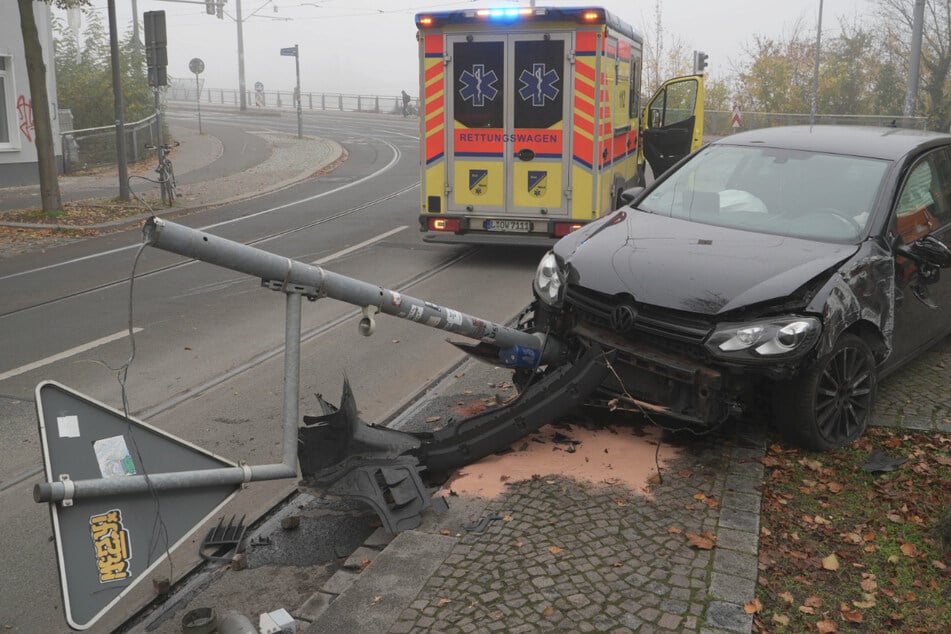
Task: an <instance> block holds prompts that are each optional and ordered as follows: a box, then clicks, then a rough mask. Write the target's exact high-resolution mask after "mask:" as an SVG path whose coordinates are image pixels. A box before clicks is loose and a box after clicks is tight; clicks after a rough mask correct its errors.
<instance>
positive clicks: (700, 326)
mask: <svg viewBox="0 0 951 634" xmlns="http://www.w3.org/2000/svg"><path fill="white" fill-rule="evenodd" d="M566 299H567V302H568V305H569V306H570V307H571V308H572V309H573V311H574V313H575V316H576V318H578V319H580V320H582V321H585V322H587V323H589V324H591V325H594V326H598V327H600V328H607V329H608V330H611V311H612V310H613V309H614V307H615V306H617V305H618V303H619V301H618V299H617V297H616V296H613V295H606V294H604V293H598V292H596V291H592V290H590V289H587V288H583V287H580V286H572V285H569V286H568V289H567V295H566ZM634 307H635V308H636V309H637V319H636V321H635V322H634V328H633V333H638V334H640V335H647V336H648V337H650V338H652V339H654V338H656V339H657V340H658V342H668V346H669V345H670V344H671V343H672V342H679V343H680V344H681V345H675V346H674V347H677V348H680V349H684V347H686V348H689V349H692V350H691V351H692V352H693V353H694V354H696V353H697V352H699V351H698V350H697V348H699V347H700V346H701V345H702V343H703V340H704V339H706V337H707V335H708V334H709V333H710V331H711V330H712V329H713V325H714V324H713V321H712V320H710V319H708V318H705V317H703V316H700V315H697V314H695V313H687V312H682V311H675V310H668V309H664V308H658V307H657V306H650V305H647V304H639V303H636V302H635V303H634ZM682 344H687V346H683V345H682Z"/></svg>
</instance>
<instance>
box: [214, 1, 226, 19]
mask: <svg viewBox="0 0 951 634" xmlns="http://www.w3.org/2000/svg"><path fill="white" fill-rule="evenodd" d="M226 1H227V0H217V4H216V9H217V15H218V19H219V20H224V18H225V2H226Z"/></svg>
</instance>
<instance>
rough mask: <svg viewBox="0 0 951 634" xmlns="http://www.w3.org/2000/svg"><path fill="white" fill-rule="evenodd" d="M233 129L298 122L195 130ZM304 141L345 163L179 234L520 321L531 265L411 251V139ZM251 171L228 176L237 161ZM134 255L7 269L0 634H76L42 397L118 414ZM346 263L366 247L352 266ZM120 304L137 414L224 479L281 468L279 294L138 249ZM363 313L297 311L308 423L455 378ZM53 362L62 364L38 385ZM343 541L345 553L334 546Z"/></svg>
mask: <svg viewBox="0 0 951 634" xmlns="http://www.w3.org/2000/svg"><path fill="white" fill-rule="evenodd" d="M231 125H234V126H243V127H245V129H249V130H260V129H262V128H263V127H267V128H271V129H274V130H283V131H287V132H296V122H295V121H293V120H292V119H285V120H279V119H278V120H274V121H267V122H265V125H263V126H262V121H261V120H260V119H253V118H241V117H240V116H236V115H217V114H206V113H203V126H212V127H214V133H215V134H216V135H217V134H221V135H222V136H223V137H227V131H226V128H227V126H231ZM206 129H211V128H206ZM305 133H306V134H313V135H319V136H324V137H327V138H332V139H334V140H336V141H338V142H339V143H341V144H342V145H343V146H344V147H345V149H346V150H347V152H348V153H349V160H347V161H346V162H345V163H344V164H342V165H341V166H340V167H338V168H337V169H336V170H335V171H333V172H332V173H330V174H327V175H325V176H322V177H320V178H316V179H312V180H310V181H307V182H305V183H302V184H300V185H297V186H295V187H292V188H289V189H286V190H282V191H280V192H277V193H274V194H271V195H268V196H264V197H260V198H257V199H255V200H253V201H249V202H244V203H236V204H232V205H227V206H224V207H221V208H218V209H215V210H213V211H209V212H205V213H201V214H197V215H193V216H189V217H187V218H184V219H182V220H181V221H180V222H182V223H183V224H187V225H189V226H193V227H197V228H207V229H205V230H207V231H210V232H212V233H215V234H217V235H220V236H223V237H226V238H229V239H231V240H236V241H239V242H243V243H251V244H254V245H255V246H257V247H259V248H262V249H266V250H268V251H272V252H276V253H279V254H281V255H285V256H288V257H291V258H294V259H298V260H301V261H304V262H315V261H323V262H324V264H323V266H325V267H326V268H327V269H329V270H332V271H336V272H339V273H343V274H345V275H349V276H352V277H355V278H358V279H362V280H366V281H368V282H372V283H374V284H379V285H382V286H384V287H387V288H392V289H396V290H399V291H400V292H402V293H405V294H410V295H413V296H415V297H419V298H424V299H427V300H431V301H434V302H438V303H440V304H443V305H447V306H451V307H453V308H456V309H459V310H462V311H465V312H468V313H470V314H473V315H478V316H482V317H486V318H489V319H492V320H495V321H503V322H504V321H506V320H508V319H510V318H512V317H513V316H514V315H515V314H516V313H517V312H518V311H519V310H520V309H521V308H522V307H524V306H525V305H526V304H527V303H528V301H529V299H530V287H529V280H530V275H531V271H532V270H534V268H535V265H536V263H537V260H538V258H539V257H540V255H541V252H540V251H538V250H519V251H515V252H512V251H501V250H494V249H489V248H480V249H472V248H467V247H460V246H456V247H450V246H439V245H426V244H424V243H423V242H422V241H421V239H420V237H419V233H418V231H417V230H416V227H417V223H416V213H417V212H416V210H417V207H418V196H419V191H418V179H419V176H418V163H417V161H418V140H417V132H416V126H415V122H414V121H403V120H392V121H390V120H383V119H376V118H367V117H359V116H353V115H345V114H336V115H335V114H325V115H321V116H319V117H308V118H307V119H305ZM223 140H224V144H225V146H226V148H227V139H226V138H224V139H223ZM254 151H255V149H254V148H245V150H244V152H245V153H247V152H254ZM242 156H243V157H244V158H241V157H238V158H234V159H226V160H246V159H248V156H247V155H246V154H242ZM218 167H221V166H220V165H219V166H218ZM209 169H213V167H209ZM140 242H141V237H140V234H139V232H138V231H137V230H136V231H132V232H126V233H122V234H117V235H112V236H107V237H103V238H96V239H90V240H86V241H83V242H80V243H76V244H73V245H70V246H68V247H63V248H60V249H54V250H50V251H48V252H45V253H42V254H28V255H24V256H20V257H15V258H9V259H5V260H3V261H0V297H3V302H2V304H0V350H2V351H3V354H2V357H0V377H3V378H2V379H0V420H3V421H4V422H5V425H4V430H3V433H2V436H0V437H2V443H0V508H3V509H4V511H3V513H2V514H0V531H2V532H3V534H5V535H7V536H8V538H7V539H5V540H4V542H3V544H2V545H0V561H2V562H3V564H2V566H0V568H2V569H3V571H4V573H3V575H2V576H0V623H2V624H3V625H4V627H5V630H6V631H11V632H36V631H45V632H59V631H68V628H67V626H66V624H65V621H64V618H63V609H62V600H61V598H60V592H59V583H58V578H57V567H56V562H55V551H54V548H53V545H52V543H51V541H50V540H51V535H52V530H51V526H50V519H49V516H48V511H47V509H46V506H45V505H42V504H36V503H34V502H33V500H32V497H31V492H32V488H33V485H34V484H35V483H36V482H38V481H40V479H41V475H40V473H39V470H40V467H41V464H42V462H41V456H40V447H39V439H38V435H37V430H36V417H35V412H34V404H33V393H34V388H35V386H36V384H37V383H38V382H39V381H42V380H55V381H58V382H60V383H62V384H64V385H67V386H70V387H71V388H73V389H75V390H77V391H79V392H81V393H83V394H87V395H89V396H91V397H93V398H95V399H97V400H99V401H102V402H104V403H106V404H107V405H110V406H112V407H115V408H119V409H121V403H122V397H121V389H120V386H119V383H118V381H117V378H116V377H117V373H116V371H115V368H117V367H119V366H120V365H122V364H123V363H124V362H125V361H126V360H127V359H128V358H129V356H130V352H131V350H132V347H131V345H130V340H129V337H128V336H126V335H125V334H124V333H125V330H126V328H127V324H128V321H129V318H130V313H129V308H130V301H129V284H128V280H129V277H130V275H131V272H132V267H133V260H134V257H135V254H136V251H137V247H138V245H139V244H140ZM354 245H363V246H361V247H360V248H357V249H355V250H349V248H350V247H353V246H354ZM131 305H132V307H133V310H134V317H133V322H134V325H135V327H136V328H139V329H141V330H140V331H138V332H137V334H136V335H135V356H134V359H133V360H132V363H131V367H130V370H129V373H128V380H127V385H126V390H127V395H128V400H129V406H130V410H131V412H132V414H133V415H135V416H137V417H139V418H142V419H144V420H146V421H147V422H148V423H150V424H152V425H154V426H156V427H159V428H161V429H164V430H167V431H169V432H171V433H173V434H175V435H177V436H180V437H182V438H184V439H185V440H187V441H190V442H193V443H196V444H198V445H200V446H202V447H204V448H206V449H208V450H210V451H213V452H215V453H216V454H219V455H221V456H224V457H227V458H229V459H232V460H235V461H240V460H245V461H247V462H248V463H249V464H262V463H271V462H279V461H280V458H281V446H280V444H281V435H280V424H281V404H282V397H281V393H282V371H283V359H282V355H281V354H280V352H281V350H282V347H283V343H284V296H283V294H281V293H275V292H273V291H269V290H264V289H262V288H261V286H260V280H257V279H253V278H250V277H248V276H246V275H243V274H240V273H236V272H233V271H230V270H226V269H222V268H218V267H214V266H211V265H207V264H203V263H197V262H192V261H188V260H186V259H184V258H181V257H179V256H176V255H172V254H168V253H165V252H160V251H157V250H155V249H146V250H145V251H144V252H143V253H142V256H141V258H140V260H139V262H138V265H137V268H136V271H135V285H134V300H133V301H132V302H131ZM358 314H359V310H358V309H357V308H356V307H354V306H350V305H348V304H343V303H340V302H336V301H334V300H329V299H324V300H318V301H317V302H315V303H309V302H305V305H304V311H303V321H302V332H303V344H302V354H301V386H300V395H301V406H300V407H301V412H302V413H306V412H313V411H314V409H315V408H314V404H315V403H314V399H313V396H312V395H313V394H314V393H323V394H326V395H328V396H329V397H332V400H336V397H337V395H338V394H339V391H340V387H341V384H342V380H343V376H344V375H346V376H348V377H349V378H350V381H351V383H352V385H353V388H354V391H355V393H356V395H357V400H358V404H359V406H360V410H361V414H362V416H363V417H364V418H365V419H366V420H368V421H379V420H384V419H386V418H388V417H390V416H391V415H393V414H394V413H395V412H397V411H399V409H400V408H401V406H402V405H403V404H404V403H406V402H407V401H408V400H410V399H412V398H413V397H414V396H415V395H416V394H418V393H419V392H420V391H421V390H423V389H425V388H426V387H427V386H428V385H430V384H431V383H432V382H433V381H436V380H438V379H439V377H440V376H442V375H443V374H444V373H445V372H446V371H447V370H448V369H449V368H451V367H453V366H454V365H455V364H457V363H458V361H459V360H460V354H459V353H458V352H456V351H455V349H454V348H453V347H451V346H449V345H448V344H446V343H444V339H445V333H442V332H440V331H436V330H432V329H429V328H426V327H423V326H419V325H417V324H413V323H409V322H405V321H402V320H396V319H391V318H386V317H383V318H380V319H379V320H378V324H377V333H376V334H375V335H374V336H373V337H371V338H364V337H362V336H360V335H359V334H358V333H357V321H358ZM113 337H114V338H113ZM77 349H79V350H81V351H80V352H76V350H77ZM64 353H65V354H64ZM48 359H56V360H53V361H50V362H48V363H44V364H43V365H41V366H39V367H33V364H36V363H37V362H38V361H40V360H48ZM294 488H295V482H292V481H280V482H272V483H255V484H252V485H251V486H250V487H248V488H247V489H244V490H242V491H241V492H239V493H238V495H237V497H236V498H235V500H234V502H233V503H232V504H231V505H230V508H228V509H226V510H225V511H224V513H225V514H228V515H230V514H232V513H235V514H237V515H239V516H240V515H242V514H245V513H247V514H248V518H249V521H251V520H253V519H254V518H255V517H257V516H258V515H260V514H261V513H263V512H265V511H267V510H268V509H270V508H271V507H272V506H274V504H275V503H277V502H278V501H279V500H281V499H283V498H285V497H286V496H287V495H289V494H291V493H292V492H293V491H294ZM343 515H344V516H346V517H350V516H351V515H348V514H347V513H344V514H343ZM349 521H350V520H347V522H349ZM347 522H344V524H346V523H347ZM206 530H207V529H200V530H199V531H198V532H197V533H196V535H197V536H198V537H196V538H195V539H198V540H200V537H201V536H203V535H204V534H205V532H206ZM333 533H334V531H333V530H328V531H326V534H333ZM340 541H341V546H342V547H346V545H347V543H348V540H347V539H346V538H345V536H342V537H341V540H340ZM193 542H194V540H193ZM357 543H359V542H357ZM337 554H338V555H339V554H340V553H337ZM173 561H174V569H172V570H170V569H169V568H168V567H167V566H166V567H164V568H160V569H159V570H157V571H156V573H155V575H154V577H161V576H163V575H164V576H169V575H171V576H172V577H174V578H178V577H179V576H180V575H181V574H182V573H183V572H184V571H187V570H188V569H190V568H191V567H192V566H193V565H194V564H195V563H196V562H197V561H198V556H197V542H194V543H193V544H186V545H184V546H183V547H182V548H180V549H179V550H178V552H177V553H175V554H174V555H173ZM314 574H319V573H317V572H315V573H314ZM319 581H320V580H319V579H311V580H309V581H308V584H307V585H310V584H311V583H313V587H314V588H316V587H318V586H319ZM143 585H144V584H143ZM152 596H153V590H152V588H151V587H148V588H144V587H143V588H137V589H136V590H134V591H133V592H132V593H131V594H130V595H129V597H128V598H127V599H126V600H125V601H124V604H123V605H122V606H120V607H119V608H117V609H116V610H114V611H113V612H112V613H110V614H109V615H107V616H106V617H105V618H104V619H103V620H102V622H101V623H100V625H97V626H96V627H95V628H94V631H109V630H111V629H113V628H115V627H117V626H118V625H120V624H121V623H122V622H123V621H124V620H125V619H126V618H127V617H128V616H129V615H130V614H132V613H133V612H135V611H136V610H137V609H138V608H139V607H141V606H142V605H144V604H145V602H147V601H149V600H150V599H151V598H152Z"/></svg>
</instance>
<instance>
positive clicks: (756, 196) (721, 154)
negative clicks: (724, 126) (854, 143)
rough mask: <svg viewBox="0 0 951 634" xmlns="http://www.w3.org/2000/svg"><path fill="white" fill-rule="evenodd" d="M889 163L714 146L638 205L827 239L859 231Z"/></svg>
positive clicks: (851, 238)
mask: <svg viewBox="0 0 951 634" xmlns="http://www.w3.org/2000/svg"><path fill="white" fill-rule="evenodd" d="M887 168H888V162H887V161H883V160H878V159H869V158H864V157H857V156H847V155H842V154H824V153H817V152H803V151H799V150H787V149H777V148H756V147H752V148H751V147H745V146H743V147H741V146H729V145H713V146H709V147H707V148H705V149H704V150H703V151H701V152H699V153H698V154H697V155H696V156H695V157H694V158H693V159H692V160H690V161H689V162H688V163H686V164H685V165H683V166H681V168H680V169H679V170H677V172H676V173H674V174H672V175H670V176H669V177H668V178H667V179H666V180H664V182H662V183H660V184H659V185H658V186H657V188H656V189H654V190H653V191H651V192H650V194H648V196H647V197H646V198H645V199H644V200H642V201H641V203H640V204H639V205H638V207H639V208H640V209H641V210H643V211H648V212H651V213H656V214H663V215H668V216H672V217H675V218H683V219H686V220H691V221H694V222H701V223H706V224H712V225H718V226H725V227H733V228H737V229H744V230H749V231H756V232H761V233H771V234H777V235H787V236H794V237H801V238H808V239H814V240H822V241H831V242H851V241H854V240H856V239H857V238H859V237H860V236H861V235H863V234H864V232H865V228H866V226H867V224H868V221H869V218H870V216H871V212H872V206H873V204H874V201H875V198H876V196H877V194H878V191H879V189H880V188H881V184H882V179H883V177H884V175H885V172H886V170H887Z"/></svg>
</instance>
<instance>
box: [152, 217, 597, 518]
mask: <svg viewBox="0 0 951 634" xmlns="http://www.w3.org/2000/svg"><path fill="white" fill-rule="evenodd" d="M144 235H145V240H146V242H147V244H149V245H150V246H153V247H156V248H158V249H162V250H165V251H169V252H172V253H177V254H179V255H183V256H186V257H191V258H195V259H197V260H201V261H203V262H208V263H211V264H216V265H218V266H222V267H225V268H228V269H231V270H235V271H239V272H243V273H247V274H248V275H252V276H255V277H261V278H262V285H263V286H264V287H266V288H269V289H271V290H275V291H281V292H283V293H285V294H287V295H288V296H292V295H299V296H303V297H307V298H308V299H311V300H317V299H320V298H324V297H329V298H332V299H337V300H339V301H344V302H347V303H350V304H354V305H356V306H360V307H361V308H363V317H362V318H361V320H360V323H359V328H360V332H361V333H362V334H364V335H366V336H369V335H370V334H372V333H373V331H374V329H375V317H376V315H377V314H381V313H382V314H387V315H392V316H395V317H400V318H402V319H409V320H411V321H415V322H418V323H421V324H424V325H427V326H429V327H432V328H438V329H441V330H447V331H449V332H453V333H456V334H459V335H463V336H465V337H468V338H471V339H476V340H478V341H479V343H478V344H463V343H456V344H455V345H457V346H458V347H460V348H461V349H463V350H464V351H466V352H467V353H468V354H471V355H472V356H475V357H477V358H480V359H482V360H488V361H491V362H493V363H499V364H502V365H505V366H507V367H511V368H521V369H527V370H532V371H533V372H534V370H536V369H537V368H540V367H546V368H547V371H546V372H545V373H534V374H533V378H534V381H532V382H530V383H529V384H528V385H527V386H526V389H524V390H523V391H522V392H521V393H520V394H519V395H518V396H517V397H516V399H515V400H514V401H513V402H511V403H509V404H508V405H506V406H504V407H501V408H498V409H493V410H489V411H486V412H484V413H482V414H479V415H476V416H473V417H471V418H467V419H464V420H461V421H459V422H458V423H456V424H455V425H452V426H448V427H446V428H444V429H441V430H439V431H436V432H431V433H410V432H401V431H397V430H393V429H389V428H386V427H382V426H378V425H370V424H367V423H365V422H364V421H362V420H361V419H360V417H359V416H358V415H357V407H356V402H355V399H354V396H353V392H352V390H351V389H350V385H349V383H348V382H345V383H344V388H343V394H342V396H341V399H340V403H339V405H337V406H334V405H332V404H331V403H329V402H327V401H325V400H324V399H323V398H322V397H318V404H319V406H320V408H321V412H320V414H319V415H316V416H304V417H303V423H304V424H303V426H302V427H299V428H297V429H296V440H297V452H296V453H297V461H298V464H299V467H300V472H301V475H302V480H301V485H302V486H306V487H313V488H319V489H321V490H325V491H328V492H330V493H333V494H335V495H340V496H345V497H352V498H356V499H359V500H361V501H363V502H365V503H367V504H369V505H370V506H371V507H372V508H373V509H374V510H375V511H376V512H377V514H378V515H379V516H380V519H381V521H382V522H383V525H384V527H385V528H386V529H387V530H388V531H390V532H398V531H402V530H408V529H411V528H415V527H416V526H418V525H419V523H420V521H421V513H422V512H423V511H425V510H426V509H427V508H433V509H435V510H437V511H439V510H442V509H444V508H445V504H446V503H445V500H444V499H442V498H433V495H432V494H433V489H432V488H431V487H432V484H433V483H434V482H437V481H438V478H439V477H440V476H442V475H443V474H446V473H447V472H449V471H451V470H452V469H455V468H457V467H460V466H462V465H465V464H468V463H470V462H473V461H475V460H478V459H479V458H482V457H484V456H487V455H489V454H492V453H495V452H497V451H500V450H502V449H504V448H506V447H507V446H509V445H510V444H511V443H513V442H514V441H516V440H518V439H519V438H522V437H523V436H525V435H527V434H529V433H531V432H533V431H535V430H537V429H538V428H539V427H541V426H542V425H544V424H545V423H547V422H549V421H551V420H553V419H555V418H557V417H558V416H559V415H560V414H561V413H563V412H565V411H568V410H570V409H571V408H573V407H575V406H577V405H579V404H580V403H581V402H582V401H584V399H585V398H586V397H587V396H588V394H590V393H591V392H592V391H594V390H595V388H596V387H597V386H598V385H599V384H600V383H601V381H602V379H603V378H604V375H605V374H606V372H607V366H606V365H605V363H604V358H605V355H604V353H603V352H602V350H601V349H600V348H598V347H592V348H589V349H587V350H586V351H584V352H583V354H581V355H580V356H579V357H578V358H576V359H567V358H566V355H567V349H566V347H565V346H564V345H563V343H562V342H561V341H559V340H557V339H555V338H553V337H549V336H546V335H545V334H543V333H530V332H525V331H523V330H519V329H517V328H511V327H508V326H505V325H502V324H497V323H494V322H491V321H489V320H484V319H479V318H477V317H473V316H470V315H467V314H465V313H462V312H459V311H456V310H453V309H451V308H448V307H445V306H439V305H436V304H433V303H430V302H425V301H423V300H420V299H417V298H414V297H410V296H408V295H402V294H400V293H397V292H396V291H392V290H388V289H385V288H383V287H380V286H375V285H372V284H369V283H367V282H362V281H360V280H356V279H353V278H350V277H347V276H344V275H340V274H337V273H333V272H330V271H326V270H324V269H322V268H320V267H318V266H314V265H310V264H306V263H303V262H299V261H296V260H291V259H289V258H286V257H282V256H278V255H275V254H273V253H269V252H267V251H263V250H261V249H257V248H255V247H250V246H247V245H244V244H241V243H238V242H233V241H230V240H226V239H224V238H220V237H218V236H215V235H212V234H208V233H204V232H202V231H198V230H195V229H191V228H188V227H185V226H183V225H178V224H176V223H173V222H169V221H166V220H162V219H160V218H156V217H153V218H150V219H149V220H148V221H147V222H146V225H145V228H144ZM291 305H292V303H291V302H289V303H288V306H291ZM296 306H297V309H296V311H299V306H300V302H299V301H298V302H296ZM289 310H290V309H289ZM287 321H288V323H289V324H296V325H295V327H294V328H292V327H290V326H288V328H287V331H286V333H285V338H286V341H287V342H288V348H289V349H290V347H291V344H292V342H293V343H294V344H296V343H297V342H299V340H300V319H299V315H297V316H296V318H294V319H288V320H287ZM295 328H296V330H295ZM295 364H296V365H295ZM291 366H294V367H291ZM299 371H300V367H299V355H298V358H297V359H296V360H295V361H294V363H291V364H290V366H289V365H288V363H287V360H285V386H287V385H288V375H293V376H294V380H293V381H291V383H290V384H291V385H292V386H293V387H292V388H291V389H290V390H286V393H285V418H289V417H288V415H287V409H288V408H291V409H292V410H293V411H296V406H297V401H298V397H299V394H298V393H297V389H298V388H297V381H296V375H299ZM290 420H292V421H296V420H297V417H296V415H294V416H293V418H291V419H290ZM285 424H288V423H285ZM293 424H295V425H296V422H294V423H293ZM294 431H295V430H287V429H285V432H284V436H285V439H287V438H289V437H290V434H293V433H294ZM285 442H286V441H285ZM287 451H288V447H285V453H286V452H287ZM284 477H286V476H284Z"/></svg>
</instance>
